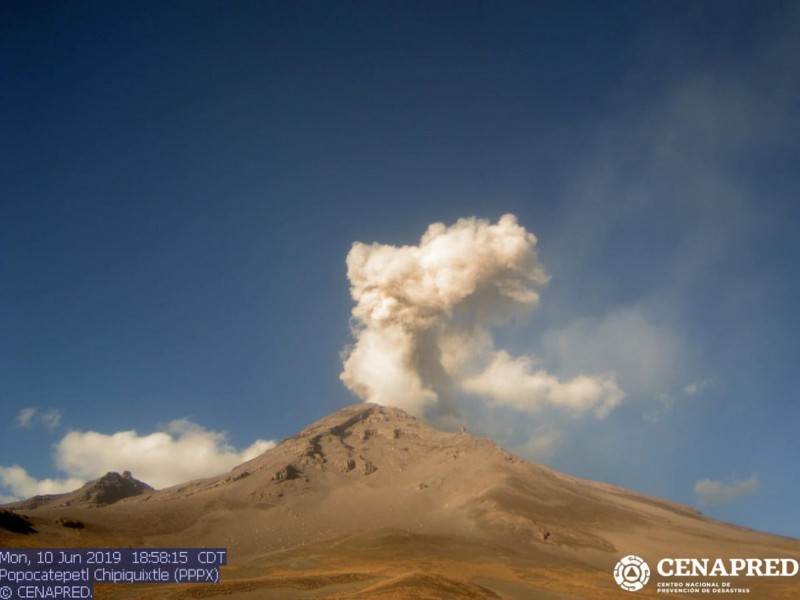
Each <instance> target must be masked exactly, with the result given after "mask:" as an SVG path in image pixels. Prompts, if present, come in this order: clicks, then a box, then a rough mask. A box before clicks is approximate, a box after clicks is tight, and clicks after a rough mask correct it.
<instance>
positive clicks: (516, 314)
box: [341, 214, 623, 418]
mask: <svg viewBox="0 0 800 600" xmlns="http://www.w3.org/2000/svg"><path fill="white" fill-rule="evenodd" d="M347 275H348V278H349V280H350V284H351V294H352V297H353V299H354V300H355V302H356V305H355V307H354V308H353V312H352V314H353V323H354V326H353V335H354V337H355V344H354V346H353V347H352V348H351V349H350V350H349V352H348V353H347V356H346V359H345V362H344V370H343V372H342V374H341V379H342V381H343V382H344V383H345V385H346V386H347V387H348V388H350V389H351V390H352V391H353V392H355V393H356V394H357V395H358V396H359V397H360V398H361V399H363V400H365V401H369V402H376V403H378V404H389V405H393V406H398V407H400V408H403V409H405V410H408V411H410V412H412V413H415V414H417V415H425V414H431V413H434V414H435V415H436V416H439V417H446V416H452V415H454V414H457V413H458V409H457V406H456V403H457V398H458V396H459V394H462V393H468V394H472V395H476V396H478V397H481V398H482V399H484V400H485V401H486V402H487V403H488V404H490V405H503V406H507V407H511V408H514V409H517V410H520V411H525V412H537V411H539V410H540V409H542V408H545V407H553V408H557V409H562V410H564V411H567V412H569V413H573V414H584V413H588V412H591V413H593V414H594V415H595V416H597V417H598V418H603V417H605V416H607V415H608V413H609V412H610V411H611V410H612V409H613V408H614V407H615V406H616V405H617V404H618V403H619V402H620V401H621V400H622V397H623V393H622V391H621V390H620V388H619V386H618V385H617V383H616V381H615V379H614V376H613V375H611V374H603V375H600V376H586V375H581V376H579V377H575V378H573V379H568V380H562V379H559V378H557V377H555V376H554V375H551V374H549V373H547V372H546V371H545V370H544V369H543V368H539V367H535V366H534V365H535V364H536V361H535V360H534V359H533V357H530V356H519V357H513V356H512V355H511V354H509V353H508V352H507V351H506V350H503V349H498V348H496V347H495V343H494V339H493V337H492V328H494V327H496V326H499V325H503V324H507V323H509V322H511V321H513V320H514V319H519V318H522V317H524V316H526V315H528V314H529V313H530V312H531V311H533V310H534V309H535V308H536V307H537V305H538V303H539V294H538V289H540V288H541V287H543V286H544V285H545V284H546V283H547V281H548V276H547V274H546V272H545V269H544V267H543V266H542V264H541V263H540V262H539V259H538V256H537V249H536V237H535V236H534V235H533V234H532V233H530V232H528V231H526V230H525V228H523V227H522V226H520V225H519V224H518V222H517V219H516V217H515V216H514V215H510V214H508V215H504V216H503V217H501V218H500V219H499V221H498V222H497V223H494V224H493V223H490V222H489V221H487V220H484V219H477V218H474V217H472V218H465V219H460V220H458V221H457V222H456V223H455V224H454V225H451V226H449V227H448V226H446V225H445V224H443V223H434V224H432V225H430V226H429V227H428V230H427V231H426V232H425V234H424V235H423V236H422V238H421V240H420V243H419V244H418V245H416V246H400V247H396V246H390V245H385V244H379V243H373V244H363V243H360V242H356V243H355V244H353V247H352V249H351V250H350V253H349V254H348V256H347Z"/></svg>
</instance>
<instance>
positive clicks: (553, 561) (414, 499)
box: [0, 404, 800, 598]
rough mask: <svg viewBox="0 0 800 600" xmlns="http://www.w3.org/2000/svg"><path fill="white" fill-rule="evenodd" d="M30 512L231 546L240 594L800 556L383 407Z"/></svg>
mask: <svg viewBox="0 0 800 600" xmlns="http://www.w3.org/2000/svg"><path fill="white" fill-rule="evenodd" d="M74 493H77V492H73V494H74ZM24 512H25V513H26V517H28V518H29V519H31V520H32V522H33V525H34V526H35V527H36V528H37V530H38V531H39V532H40V533H38V534H36V535H39V536H41V540H42V543H43V544H44V543H53V544H55V543H60V542H59V540H60V539H61V538H60V537H59V536H61V537H63V535H64V530H63V528H62V529H59V528H57V527H54V526H50V527H49V526H48V525H47V524H48V523H53V522H54V520H55V519H57V518H60V519H65V518H67V519H73V520H79V521H80V522H81V523H83V524H85V527H84V529H82V530H80V531H77V532H76V531H71V532H70V534H71V535H72V536H73V540H72V541H71V543H76V542H81V541H82V543H86V544H96V545H101V544H100V542H104V543H108V544H119V543H120V542H121V541H122V540H124V541H125V545H136V546H142V547H145V546H166V547H178V546H219V547H227V548H228V549H229V551H230V557H229V565H231V569H230V571H229V572H228V573H227V574H226V576H225V577H224V581H225V583H223V584H221V585H220V586H218V587H214V588H210V589H208V590H206V591H204V594H211V595H216V594H219V595H226V596H227V597H242V598H256V597H257V598H288V597H303V598H329V597H337V598H532V597H542V598H582V597H592V598H606V597H608V598H610V597H618V596H619V597H629V596H627V594H629V592H625V591H623V590H621V589H620V588H619V587H617V585H616V584H615V582H614V579H613V576H612V571H613V568H614V565H615V563H616V562H617V561H618V560H619V559H620V558H621V557H623V556H626V555H628V554H635V555H637V556H642V557H644V559H645V560H651V561H657V560H658V559H659V558H661V557H668V556H698V557H711V558H715V557H720V556H745V557H757V556H787V557H796V558H797V557H800V542H798V541H797V540H792V539H788V538H780V537H778V536H773V535H768V534H764V533H759V532H755V531H752V530H747V529H743V528H740V527H735V526H732V525H728V524H725V523H720V522H717V521H714V520H711V519H708V518H706V517H704V516H703V515H701V514H700V513H698V512H697V511H695V510H694V509H691V508H688V507H686V506H682V505H679V504H676V503H672V502H668V501H665V500H660V499H658V498H653V497H649V496H645V495H642V494H638V493H636V492H632V491H629V490H625V489H621V488H617V487H614V486H610V485H607V484H603V483H598V482H591V481H586V480H582V479H578V478H575V477H570V476H567V475H563V474H561V473H558V472H556V471H554V470H552V469H549V468H546V467H544V466H541V465H538V464H536V463H533V462H530V461H526V460H523V459H521V458H519V457H517V456H514V455H513V454H511V453H509V452H507V451H505V450H504V449H502V448H501V447H499V446H497V445H496V444H495V443H494V442H492V441H490V440H488V439H485V438H480V437H476V436H474V435H472V434H470V433H469V432H467V431H463V430H462V431H460V432H457V433H447V432H442V431H438V430H436V429H433V428H432V427H430V426H428V425H427V424H425V423H424V422H422V421H420V420H417V419H415V418H414V417H412V416H410V415H408V414H407V413H405V412H403V411H402V410H399V409H396V408H391V407H387V406H379V405H375V404H357V405H354V406H349V407H346V408H344V409H342V410H340V411H337V412H336V413H333V414H332V415H330V416H328V417H325V418H323V419H321V420H319V421H317V422H315V423H313V424H311V425H309V426H308V427H306V428H305V429H303V430H302V431H301V432H300V433H299V434H297V435H296V436H294V437H291V438H289V439H286V440H284V441H283V442H281V443H280V444H279V445H277V446H276V447H274V448H272V449H270V450H268V451H267V452H265V453H264V454H262V455H260V456H258V457H256V458H255V459H253V460H251V461H249V462H247V463H244V464H242V465H239V466H238V467H236V468H234V469H233V470H231V471H230V472H228V473H225V474H223V475H220V476H217V477H211V478H208V479H201V480H196V481H192V482H188V483H186V484H182V485H179V486H174V487H172V488H168V489H165V490H160V491H147V492H145V493H140V494H138V495H136V496H132V497H130V498H126V499H125V501H124V502H116V503H114V504H109V505H107V506H103V507H93V508H91V509H90V508H88V507H87V506H85V505H83V504H80V503H76V504H73V505H69V506H66V505H63V504H61V505H59V506H54V505H47V506H45V505H42V506H39V507H36V508H33V507H32V509H31V510H27V511H24ZM8 535H11V534H8ZM75 536H78V539H77V540H76V539H75ZM29 537H30V536H29ZM0 541H2V540H0ZM6 545H8V541H6ZM777 579H780V578H773V580H772V581H766V580H763V581H757V582H747V583H748V587H750V588H751V589H767V588H765V587H764V586H768V589H769V596H768V597H770V598H779V597H781V595H780V594H783V593H784V592H787V590H788V592H787V593H789V592H791V593H794V592H797V591H798V589H797V584H796V583H793V582H792V581H778V580H777ZM759 586H761V587H759ZM787 586H789V587H787ZM791 586H794V587H791ZM287 590H294V591H293V592H291V593H289V591H287ZM297 590H305V591H304V592H303V594H302V595H299V592H298V593H297V594H295V592H297ZM251 592H252V595H250V593H251ZM162 593H163V594H164V597H166V596H167V595H169V594H168V592H167V591H166V590H162V589H161V588H153V590H152V594H151V593H150V591H148V593H147V594H146V595H147V596H148V597H160V596H159V594H162ZM639 595H640V596H642V597H648V596H649V595H652V596H655V589H652V590H650V592H648V590H642V591H641V592H639ZM109 597H111V596H109ZM758 597H762V596H758ZM785 597H791V595H788V596H785Z"/></svg>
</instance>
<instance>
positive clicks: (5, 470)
mask: <svg viewBox="0 0 800 600" xmlns="http://www.w3.org/2000/svg"><path fill="white" fill-rule="evenodd" d="M274 446H275V442H273V441H267V440H261V439H259V440H256V441H255V442H254V443H253V444H251V445H250V446H248V447H247V448H245V449H244V450H242V451H238V450H236V449H235V448H234V447H233V446H231V445H230V444H229V443H228V442H227V437H226V435H225V434H224V433H221V432H217V431H211V430H208V429H205V428H204V427H202V426H200V425H198V424H196V423H193V422H192V421H190V420H188V419H178V420H176V421H172V422H171V423H169V424H168V425H167V427H166V428H165V430H164V431H156V432H154V433H150V434H146V435H139V434H138V433H137V432H136V431H133V430H131V431H119V432H117V433H113V434H105V433H99V432H96V431H70V432H69V433H67V434H66V435H65V436H64V437H63V438H62V439H61V441H60V442H59V443H58V444H57V446H56V451H55V461H56V466H57V467H58V468H59V469H60V470H61V471H62V472H63V473H65V475H66V477H65V478H64V479H43V480H36V479H35V478H33V477H31V476H30V475H29V474H28V473H27V471H25V469H23V468H22V467H19V466H16V465H15V466H12V467H0V485H2V486H3V487H5V488H6V489H7V490H8V492H10V494H12V495H13V496H14V497H15V498H17V499H19V498H25V497H28V496H32V495H36V494H57V493H63V492H68V491H72V490H74V489H77V488H78V487H80V486H81V485H83V484H84V483H85V482H86V481H88V480H92V479H96V478H98V477H101V476H103V475H105V474H106V473H107V472H109V471H118V472H122V471H131V472H132V473H133V475H134V476H135V477H136V478H137V479H140V480H141V481H144V482H145V483H148V484H150V485H152V486H153V487H155V488H163V487H168V486H171V485H176V484H179V483H182V482H185V481H188V480H191V479H197V478H200V477H209V476H212V475H216V474H219V473H223V472H225V471H227V470H228V469H231V468H233V467H235V466H236V465H238V464H240V463H243V462H245V461H248V460H250V459H252V458H255V457H256V456H258V455H259V454H261V453H262V452H265V451H266V450H269V449H270V448H272V447H274Z"/></svg>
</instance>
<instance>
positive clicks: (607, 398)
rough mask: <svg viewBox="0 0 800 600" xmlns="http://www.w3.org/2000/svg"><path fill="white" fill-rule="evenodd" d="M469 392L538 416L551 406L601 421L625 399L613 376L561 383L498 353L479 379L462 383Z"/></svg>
mask: <svg viewBox="0 0 800 600" xmlns="http://www.w3.org/2000/svg"><path fill="white" fill-rule="evenodd" d="M462 387H463V388H464V389H465V390H467V391H468V392H471V393H474V394H479V395H481V396H486V397H487V398H489V399H490V400H491V401H492V402H495V403H497V404H502V405H505V406H510V407H512V408H516V409H517V410H520V411H525V412H538V411H540V410H541V409H542V408H544V407H546V406H554V407H557V408H561V409H566V410H567V411H569V412H571V413H573V414H576V415H579V414H582V413H586V412H589V411H591V412H593V413H594V415H595V416H596V417H597V418H598V419H603V418H605V417H607V416H608V414H609V413H610V412H611V411H612V410H613V409H614V407H615V406H617V405H618V404H619V403H620V402H621V401H622V398H623V397H624V394H623V392H622V390H620V389H619V387H618V386H617V384H616V382H615V381H614V378H613V377H612V376H605V377H586V376H584V375H579V376H577V377H574V378H572V379H568V380H565V381H561V380H559V379H558V378H556V377H554V376H552V375H550V374H548V373H547V372H546V371H544V370H543V369H536V368H535V367H534V366H533V363H532V361H531V360H530V359H529V358H527V357H520V358H516V359H514V358H512V357H511V356H510V355H509V354H508V353H507V352H505V351H503V350H501V351H499V352H497V353H495V356H494V359H493V360H492V362H491V363H490V364H489V366H488V367H487V368H486V369H485V370H484V371H483V372H482V373H480V374H479V375H477V376H475V377H471V378H468V379H466V380H464V381H463V382H462Z"/></svg>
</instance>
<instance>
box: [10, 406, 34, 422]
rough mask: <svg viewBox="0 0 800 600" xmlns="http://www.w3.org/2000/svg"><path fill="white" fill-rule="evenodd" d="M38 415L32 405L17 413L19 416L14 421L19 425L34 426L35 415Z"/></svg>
mask: <svg viewBox="0 0 800 600" xmlns="http://www.w3.org/2000/svg"><path fill="white" fill-rule="evenodd" d="M35 416H36V409H35V408H33V407H32V406H28V407H26V408H23V409H22V410H20V411H19V413H17V418H16V419H14V423H15V424H16V425H17V427H33V417H35Z"/></svg>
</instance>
